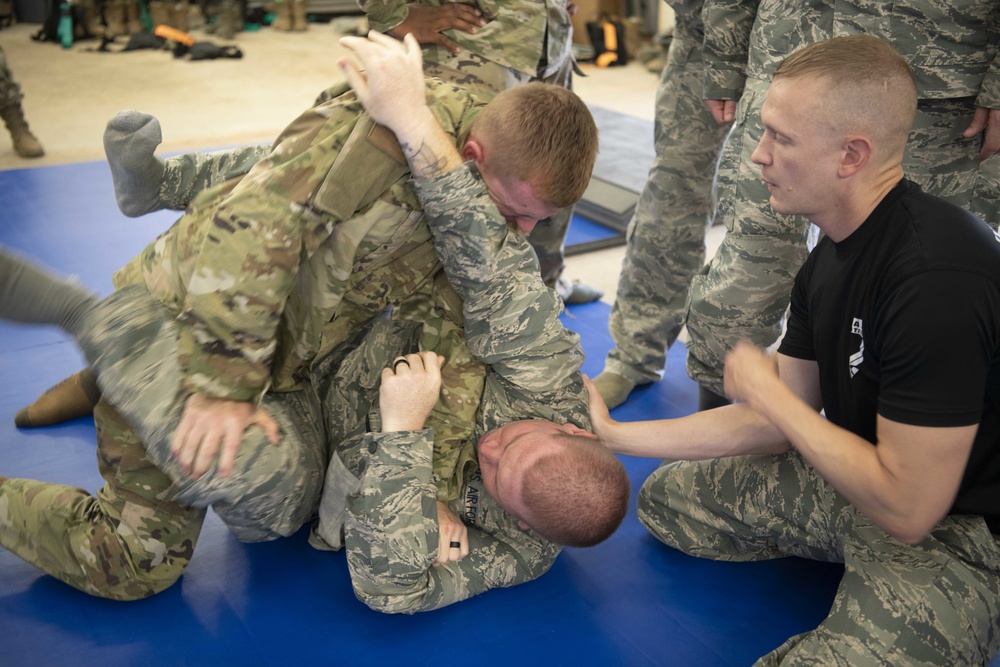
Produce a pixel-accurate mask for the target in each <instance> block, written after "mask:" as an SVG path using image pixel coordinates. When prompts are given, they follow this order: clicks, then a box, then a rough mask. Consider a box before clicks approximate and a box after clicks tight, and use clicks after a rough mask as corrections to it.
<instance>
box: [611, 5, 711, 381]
mask: <svg viewBox="0 0 1000 667" xmlns="http://www.w3.org/2000/svg"><path fill="white" fill-rule="evenodd" d="M669 4H670V6H671V7H672V8H673V10H674V13H675V14H676V16H677V25H676V28H675V29H674V36H673V39H672V40H671V42H670V51H669V52H668V54H667V64H666V67H665V68H664V70H663V73H662V75H661V77H660V86H659V89H658V90H657V98H656V124H655V142H656V159H655V160H654V162H653V166H652V167H651V168H650V170H649V177H648V179H647V181H646V186H645V187H644V188H643V191H642V194H641V195H640V197H639V203H638V205H637V206H636V210H635V215H634V216H633V217H632V221H631V222H630V223H629V228H628V231H627V232H626V238H627V239H628V247H627V248H626V252H625V260H624V262H623V263H622V271H621V276H620V277H619V279H618V296H617V298H616V299H615V304H614V306H613V307H612V309H611V318H610V320H609V323H608V328H609V330H610V332H611V337H612V338H613V339H614V341H615V348H614V349H612V350H611V352H610V353H609V354H608V359H607V361H606V362H605V370H607V371H610V372H612V373H617V374H618V375H621V376H623V377H626V378H628V379H629V380H631V381H632V382H634V383H636V384H643V383H648V382H654V381H656V380H658V379H659V378H660V375H661V374H662V372H663V368H664V366H665V365H666V355H667V349H668V348H669V347H670V346H671V345H672V344H673V342H674V341H675V340H676V339H677V335H678V334H679V333H680V330H681V327H682V326H683V325H684V306H685V303H686V302H687V294H688V285H690V283H691V278H692V277H693V276H694V274H695V273H696V272H697V271H698V269H700V268H701V266H702V265H703V264H704V262H705V227H706V225H707V224H708V218H709V216H710V215H711V213H712V179H713V176H714V174H715V163H716V159H717V158H718V155H719V149H720V148H721V147H722V142H723V140H724V139H725V136H726V130H727V128H726V127H725V126H720V125H718V124H717V123H716V122H715V120H714V119H713V118H712V114H711V113H710V112H709V110H708V107H707V106H706V105H705V103H704V102H703V101H702V98H701V91H702V85H703V79H704V65H703V62H702V55H701V44H702V39H703V37H704V31H703V28H702V23H701V7H702V0H693V1H689V2H670V3H669Z"/></svg>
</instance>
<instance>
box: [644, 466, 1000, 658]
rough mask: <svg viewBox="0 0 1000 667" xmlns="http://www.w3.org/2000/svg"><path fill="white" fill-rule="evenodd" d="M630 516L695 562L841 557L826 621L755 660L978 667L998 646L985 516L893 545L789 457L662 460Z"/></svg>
mask: <svg viewBox="0 0 1000 667" xmlns="http://www.w3.org/2000/svg"><path fill="white" fill-rule="evenodd" d="M772 508H784V509H783V511H782V512H781V514H780V516H779V515H776V514H775V512H772V511H770V510H771V509H772ZM638 513H639V520H640V521H641V522H642V523H643V525H645V526H646V527H647V528H648V529H649V530H650V532H652V533H653V535H655V536H656V537H657V538H658V539H660V540H662V541H663V542H666V543H667V544H669V545H671V546H673V547H675V548H677V549H680V550H682V551H684V552H685V553H688V554H691V555H694V556H698V557H702V558H713V559H717V560H727V561H751V560H765V559H770V558H781V557H783V556H801V557H804V558H810V559H814V560H821V561H828V562H842V563H844V566H845V572H844V578H843V580H842V581H841V583H840V587H839V589H838V590H837V595H836V598H835V599H834V602H833V607H832V609H831V610H830V615H829V616H828V617H827V618H826V620H825V621H823V623H821V624H820V626H819V627H818V628H817V629H816V630H813V631H811V632H807V633H804V634H801V635H796V636H795V637H792V638H791V639H789V640H788V641H786V642H785V643H784V644H782V645H781V646H780V647H778V648H777V649H776V650H775V651H773V652H772V653H769V654H768V655H766V656H764V657H763V658H761V659H760V660H759V661H758V662H757V664H758V665H777V664H779V663H780V664H814V665H844V666H845V667H848V666H854V665H870V664H873V663H872V660H873V656H876V655H877V656H878V657H879V660H880V662H879V664H886V665H986V664H989V662H990V660H991V659H992V658H993V656H995V655H996V652H997V650H998V649H1000V626H998V620H1000V537H998V536H996V535H991V534H990V531H989V529H988V528H987V527H986V523H985V522H984V521H983V519H982V517H979V516H973V515H953V516H949V517H946V518H945V519H943V520H942V521H941V522H940V523H938V524H937V526H936V527H935V528H934V530H933V531H931V533H930V535H929V536H928V537H927V538H925V539H924V540H923V541H921V542H920V543H919V544H915V545H907V544H902V543H900V542H898V541H896V540H893V539H892V538H890V537H889V536H888V535H887V534H886V533H885V531H883V530H882V529H881V528H879V527H878V526H876V525H874V524H873V523H872V522H871V521H869V520H868V519H867V518H865V517H864V516H863V515H862V514H861V513H860V512H858V511H857V509H855V508H854V507H853V506H852V505H851V504H850V503H849V502H848V501H847V500H846V499H845V498H844V497H843V496H841V495H840V494H839V493H837V491H836V490H835V489H834V488H833V487H832V486H830V485H829V484H828V483H827V482H826V481H824V480H823V479H822V478H821V477H820V476H819V475H818V474H817V473H816V471H815V469H814V468H813V467H812V466H810V465H809V464H808V463H806V462H805V461H804V460H803V459H802V457H801V456H800V455H799V454H797V453H795V452H792V453H789V454H783V455H780V456H749V457H747V456H741V457H730V458H722V459H713V460H709V461H691V462H674V463H665V464H664V465H663V466H662V467H660V468H659V469H657V470H656V471H655V472H654V473H653V474H652V475H651V476H650V477H649V479H648V480H646V482H645V484H643V486H642V489H641V490H640V492H639V499H638ZM991 619H992V620H991Z"/></svg>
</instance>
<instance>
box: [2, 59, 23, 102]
mask: <svg viewBox="0 0 1000 667" xmlns="http://www.w3.org/2000/svg"><path fill="white" fill-rule="evenodd" d="M22 99H24V94H23V93H22V92H21V86H19V85H17V81H14V75H13V74H12V73H11V71H10V67H9V66H8V65H7V54H5V53H4V51H3V47H2V46H0V109H6V108H7V107H9V106H11V105H20V104H21V100H22Z"/></svg>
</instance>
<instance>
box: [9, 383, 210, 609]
mask: <svg viewBox="0 0 1000 667" xmlns="http://www.w3.org/2000/svg"><path fill="white" fill-rule="evenodd" d="M94 419H95V422H96V424H97V454H98V463H99V465H100V469H101V474H102V476H103V477H104V479H105V480H106V484H105V486H104V488H103V489H101V490H100V491H99V492H98V494H97V497H96V498H95V497H94V496H91V495H90V494H89V493H87V492H86V491H84V490H83V489H76V488H73V487H69V486H63V485H61V484H46V483H44V482H36V481H34V480H28V479H8V480H6V481H4V482H2V483H0V544H2V545H3V547H4V548H6V549H8V550H9V551H10V552H11V553H13V554H16V555H17V556H19V557H21V558H23V559H24V560H26V561H28V562H29V563H31V564H33V565H35V566H37V567H39V568H41V569H42V570H44V571H45V572H47V573H49V574H51V575H52V576H54V577H56V578H58V579H60V580H62V581H64V582H66V583H67V584H69V585H70V586H73V587H74V588H77V589H79V590H81V591H84V592H86V593H90V594H91V595H97V596H100V597H105V598H111V599H114V600H137V599H141V598H145V597H148V596H150V595H154V594H156V593H159V592H160V591H162V590H164V589H166V588H168V587H169V586H170V585H172V584H173V583H174V582H175V581H177V579H178V578H180V576H181V574H182V572H183V571H184V568H185V567H186V566H187V564H188V562H189V561H190V559H191V555H192V554H193V553H194V548H195V544H196V543H197V541H198V534H199V533H200V532H201V525H202V521H203V520H204V518H205V510H204V509H195V508H192V507H186V506H184V505H182V504H180V503H177V502H174V501H173V500H172V499H171V493H170V486H171V482H170V479H169V478H168V477H167V476H166V475H164V474H163V473H161V472H160V471H159V470H157V469H156V467H155V466H154V465H153V464H152V462H151V461H149V459H148V458H146V455H145V451H144V449H143V446H142V443H140V442H139V441H138V439H136V438H135V436H134V435H133V433H132V431H131V429H129V427H128V426H127V425H126V424H125V422H124V420H122V418H121V417H120V416H119V415H118V414H117V413H115V412H114V411H113V410H112V409H111V408H110V406H108V405H107V404H106V403H104V402H103V401H102V402H101V403H99V404H98V405H97V407H96V408H95V410H94Z"/></svg>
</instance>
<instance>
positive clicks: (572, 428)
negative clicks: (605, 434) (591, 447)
mask: <svg viewBox="0 0 1000 667" xmlns="http://www.w3.org/2000/svg"><path fill="white" fill-rule="evenodd" d="M559 430H560V431H562V432H563V433H569V434H570V435H579V436H583V437H584V438H590V439H591V440H597V435H596V434H594V433H591V432H590V431H588V430H586V429H583V428H580V427H579V426H577V425H576V424H571V423H569V422H566V423H565V424H562V425H561V426H560V427H559Z"/></svg>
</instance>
